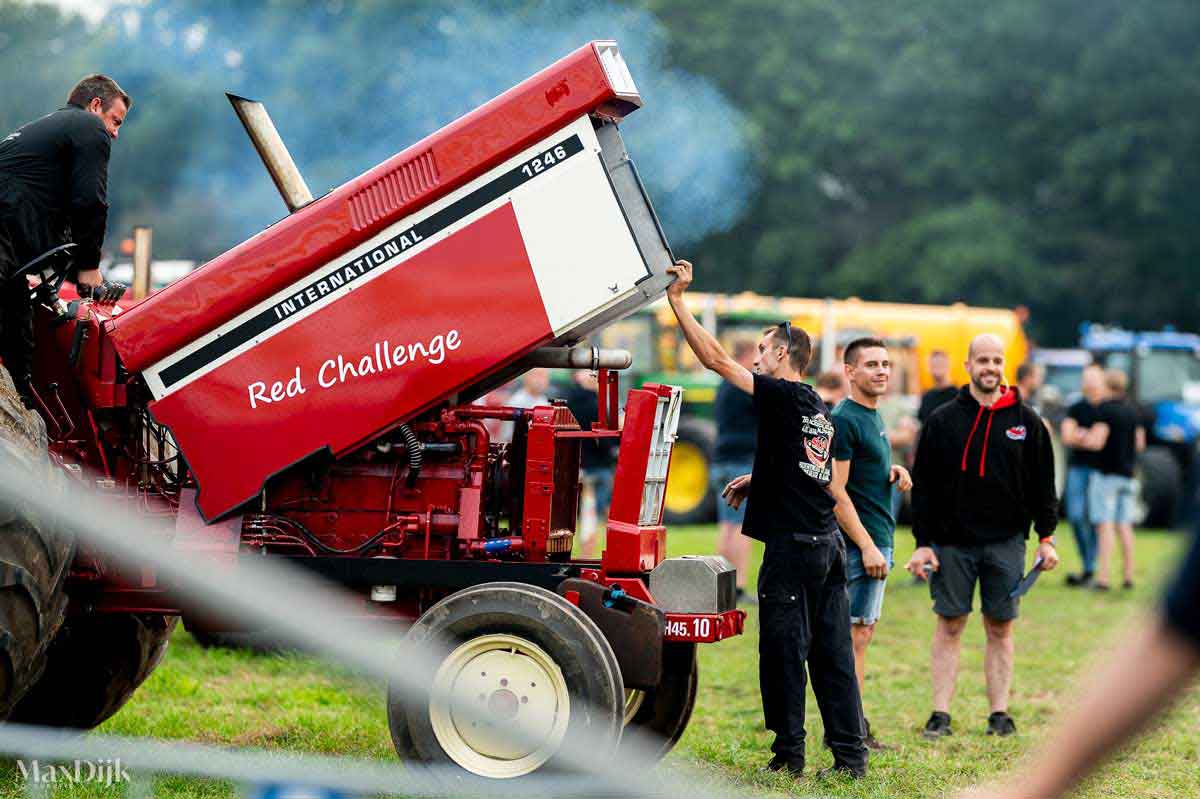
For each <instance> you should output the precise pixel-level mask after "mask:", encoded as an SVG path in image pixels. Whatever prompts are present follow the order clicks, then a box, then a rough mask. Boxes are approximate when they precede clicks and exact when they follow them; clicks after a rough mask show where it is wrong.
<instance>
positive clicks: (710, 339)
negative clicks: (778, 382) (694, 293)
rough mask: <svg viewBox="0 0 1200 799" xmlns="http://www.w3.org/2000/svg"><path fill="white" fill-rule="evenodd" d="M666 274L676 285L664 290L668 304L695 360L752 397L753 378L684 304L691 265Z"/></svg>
mask: <svg viewBox="0 0 1200 799" xmlns="http://www.w3.org/2000/svg"><path fill="white" fill-rule="evenodd" d="M667 271H668V272H669V273H671V274H672V275H675V282H674V283H672V284H671V285H670V286H668V287H667V300H668V301H669V302H670V303H671V310H672V311H674V312H675V318H676V319H678V320H679V328H680V329H681V330H682V331H683V337H684V338H685V339H687V343H688V346H689V347H691V348H692V352H694V353H696V358H697V359H698V360H699V361H700V363H702V364H704V367H705V368H706V369H711V370H712V371H714V372H716V373H717V374H719V375H720V376H721V377H723V378H725V379H726V380H728V381H729V382H730V383H732V384H733V385H734V386H736V387H737V388H740V389H741V390H742V391H745V392H746V393H747V394H753V393H754V375H753V374H751V373H750V370H749V369H747V368H746V367H744V366H742V365H741V364H740V363H738V362H737V361H735V360H734V359H733V358H732V357H730V355H729V353H727V352H725V350H724V349H723V348H722V347H721V343H720V342H719V341H717V339H716V338H715V337H714V336H713V334H712V333H709V332H708V331H707V330H705V329H704V326H703V325H701V324H700V323H699V322H697V321H696V317H694V316H692V312H691V311H689V310H688V307H687V303H685V302H684V301H683V293H684V291H686V290H687V287H688V286H690V285H691V284H692V265H691V264H690V263H688V262H687V261H676V262H675V265H674V266H671V267H668V268H667Z"/></svg>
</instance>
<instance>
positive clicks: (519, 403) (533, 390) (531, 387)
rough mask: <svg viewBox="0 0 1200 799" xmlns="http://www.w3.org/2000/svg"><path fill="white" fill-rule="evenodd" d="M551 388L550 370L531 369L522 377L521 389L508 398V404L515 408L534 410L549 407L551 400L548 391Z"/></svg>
mask: <svg viewBox="0 0 1200 799" xmlns="http://www.w3.org/2000/svg"><path fill="white" fill-rule="evenodd" d="M549 388H550V370H549V369H530V370H529V371H528V372H526V373H525V374H523V375H521V387H520V388H518V389H517V390H516V391H514V392H513V393H512V396H510V397H509V398H508V404H509V405H511V406H512V407H514V408H533V407H536V406H538V405H549V404H550V399H549V398H548V397H547V395H546V391H547V390H549Z"/></svg>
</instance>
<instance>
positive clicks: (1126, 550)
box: [1084, 369, 1146, 591]
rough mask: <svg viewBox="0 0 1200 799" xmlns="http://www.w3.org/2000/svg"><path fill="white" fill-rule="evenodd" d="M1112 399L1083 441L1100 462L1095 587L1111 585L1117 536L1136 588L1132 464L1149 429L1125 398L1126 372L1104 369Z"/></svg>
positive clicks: (1095, 495) (1091, 507)
mask: <svg viewBox="0 0 1200 799" xmlns="http://www.w3.org/2000/svg"><path fill="white" fill-rule="evenodd" d="M1104 381H1105V384H1106V387H1107V390H1108V399H1106V400H1105V401H1104V402H1102V403H1100V406H1099V408H1097V409H1096V422H1095V423H1094V424H1093V425H1092V429H1091V431H1090V433H1089V435H1088V436H1087V438H1086V439H1085V442H1084V446H1085V448H1087V449H1090V450H1092V451H1093V452H1095V453H1096V457H1097V468H1096V473H1095V474H1093V475H1092V480H1091V483H1090V484H1089V487H1088V514H1089V517H1090V519H1091V522H1092V524H1093V525H1095V526H1096V536H1097V538H1098V539H1099V544H1100V546H1099V551H1098V553H1097V557H1096V578H1095V582H1094V583H1093V587H1094V588H1096V589H1097V590H1099V591H1107V590H1108V589H1109V582H1108V580H1109V576H1110V565H1111V563H1112V551H1113V545H1114V544H1115V539H1116V538H1117V537H1120V540H1121V556H1122V558H1121V559H1122V561H1123V565H1124V567H1125V580H1124V583H1123V584H1124V587H1125V588H1133V506H1134V502H1135V501H1136V499H1137V484H1136V483H1135V482H1134V479H1133V470H1134V468H1135V467H1136V466H1137V454H1138V452H1140V451H1141V450H1142V449H1144V448H1145V446H1146V431H1145V430H1144V429H1143V428H1142V427H1141V425H1140V424H1139V422H1138V415H1137V409H1136V408H1134V407H1133V405H1132V404H1131V403H1130V402H1129V401H1128V400H1127V399H1126V398H1125V387H1126V385H1127V383H1128V379H1127V378H1126V377H1125V373H1124V372H1122V371H1120V370H1117V369H1109V370H1107V371H1106V372H1105V373H1104Z"/></svg>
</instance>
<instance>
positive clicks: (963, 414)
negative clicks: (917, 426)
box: [908, 333, 1058, 739]
mask: <svg viewBox="0 0 1200 799" xmlns="http://www.w3.org/2000/svg"><path fill="white" fill-rule="evenodd" d="M965 366H966V370H967V374H968V375H969V376H970V382H969V383H968V384H967V385H966V386H963V388H962V389H961V390H960V391H959V393H958V396H956V397H955V398H954V401H953V402H948V403H946V404H945V405H942V406H941V407H940V408H938V409H937V410H935V411H934V412H933V413H932V414H931V415H930V416H929V420H928V421H927V422H926V423H925V429H924V430H923V431H922V432H921V443H920V445H919V446H918V447H917V459H916V468H915V470H914V471H913V484H914V490H913V535H914V536H915V537H916V539H917V549H916V551H915V552H913V556H912V558H911V559H910V560H909V562H908V570H909V571H910V572H911V573H912V574H913V575H914V576H917V577H924V576H925V575H926V574H927V571H926V569H929V570H930V571H931V572H932V573H931V574H929V593H930V595H931V596H932V597H933V612H934V613H935V614H936V615H937V625H936V627H935V629H934V634H933V645H932V647H931V658H930V660H931V668H930V671H931V673H932V676H933V713H932V714H931V715H930V717H929V721H928V722H926V724H925V730H924V733H923V734H924V736H925V737H926V738H929V739H937V738H941V737H943V736H946V735H950V734H951V727H950V702H951V700H952V699H953V698H954V690H955V684H956V683H957V681H958V663H959V654H960V650H961V648H962V635H963V631H964V630H965V629H966V626H967V618H968V616H969V615H970V613H971V611H972V609H973V608H972V602H973V598H974V594H975V585H976V583H978V584H979V599H980V605H981V606H982V609H983V628H984V632H985V634H986V637H987V644H986V649H985V651H984V673H985V676H986V678H987V695H988V703H989V705H990V707H991V714H990V715H989V716H988V719H987V734H988V735H1000V736H1005V735H1012V734H1013V733H1015V732H1016V731H1017V727H1016V723H1015V722H1014V721H1013V718H1012V716H1011V715H1010V714H1009V712H1008V700H1009V694H1010V691H1011V687H1012V675H1013V660H1014V650H1015V644H1014V638H1013V630H1014V623H1015V621H1016V618H1017V612H1018V604H1019V600H1018V599H1017V598H1016V597H1014V596H1013V589H1014V588H1016V587H1017V586H1018V585H1019V584H1020V582H1021V579H1022V577H1023V575H1024V572H1025V539H1026V538H1027V537H1028V535H1029V527H1030V524H1031V523H1032V525H1033V528H1034V530H1036V531H1037V536H1038V547H1037V555H1038V557H1039V558H1040V559H1041V568H1042V569H1043V570H1047V571H1048V570H1050V569H1053V568H1054V567H1055V566H1057V565H1058V553H1057V552H1056V551H1055V548H1054V527H1055V525H1056V524H1057V522H1058V517H1057V514H1058V494H1057V492H1056V491H1055V489H1054V450H1053V449H1052V447H1051V441H1050V433H1049V431H1048V430H1047V429H1046V426H1045V425H1044V424H1042V419H1041V417H1040V416H1038V414H1037V412H1036V411H1034V410H1033V408H1031V407H1029V406H1028V405H1026V404H1025V403H1023V402H1022V401H1021V397H1020V390H1019V389H1017V388H1015V387H1009V386H1006V385H1004V345H1003V343H1002V342H1001V341H1000V339H999V338H998V337H997V336H994V335H991V334H987V333H984V334H981V335H978V336H976V337H975V338H974V339H973V340H972V341H971V346H970V347H969V348H968V350H967V362H966V364H965Z"/></svg>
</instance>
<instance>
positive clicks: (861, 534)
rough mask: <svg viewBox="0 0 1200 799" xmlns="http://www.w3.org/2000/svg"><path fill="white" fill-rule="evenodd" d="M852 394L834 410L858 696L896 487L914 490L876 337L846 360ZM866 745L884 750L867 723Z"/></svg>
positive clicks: (835, 487)
mask: <svg viewBox="0 0 1200 799" xmlns="http://www.w3.org/2000/svg"><path fill="white" fill-rule="evenodd" d="M843 361H844V362H845V369H846V378H847V380H848V381H849V383H850V396H849V397H848V398H847V399H844V400H842V401H841V402H840V403H838V405H837V407H836V408H834V410H833V427H834V430H835V431H836V432H835V433H834V436H833V481H832V482H831V483H830V484H829V490H830V493H832V494H833V498H834V500H835V501H836V503H837V504H836V505H835V506H834V514H835V515H836V516H837V521H838V527H840V528H841V531H842V534H843V535H844V536H845V537H846V539H847V544H846V588H847V590H848V591H849V594H850V636H851V640H852V642H853V645H854V671H855V674H856V676H857V677H858V689H859V693H860V694H861V693H862V690H863V680H864V678H865V677H866V671H867V647H868V646H869V645H870V643H871V638H872V637H873V636H874V635H875V623H876V622H878V621H879V616H880V614H881V613H882V612H883V589H884V582H885V581H886V579H887V575H888V571H889V570H890V569H891V568H892V552H893V546H894V543H893V538H894V536H895V532H896V519H895V517H894V516H893V514H892V503H891V496H892V484H893V483H895V484H896V487H897V488H898V489H900V490H901V491H907V490H908V489H910V488H911V487H912V480H911V478H910V477H909V475H908V472H907V471H906V470H905V468H904V467H903V466H899V465H896V464H893V463H892V447H891V444H890V443H889V442H888V436H887V428H886V427H885V426H884V424H883V419H881V418H880V416H879V411H878V410H876V406H877V405H878V404H879V398H880V397H882V396H883V395H884V394H886V393H887V389H888V380H889V379H890V378H891V373H892V364H891V361H890V360H889V358H888V351H887V345H885V344H884V343H883V342H882V341H881V340H879V339H877V338H859V339H855V340H854V341H852V342H850V344H849V345H847V347H846V350H845V355H844V356H843ZM864 726H865V731H866V741H865V743H866V745H867V747H868V748H870V749H875V750H877V751H878V750H882V749H884V748H886V747H884V746H883V744H881V743H879V741H877V740H876V739H875V736H874V735H872V734H871V724H870V722H868V721H866V719H865V718H864Z"/></svg>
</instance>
